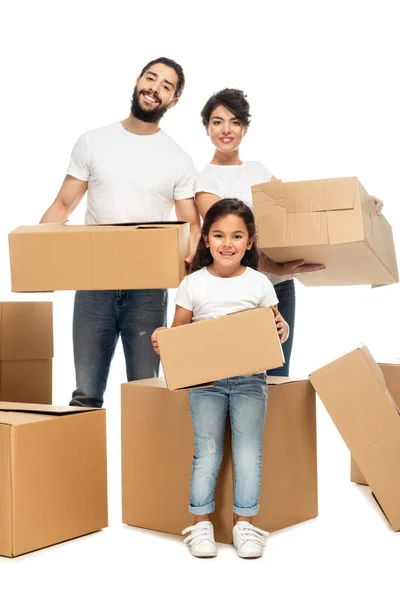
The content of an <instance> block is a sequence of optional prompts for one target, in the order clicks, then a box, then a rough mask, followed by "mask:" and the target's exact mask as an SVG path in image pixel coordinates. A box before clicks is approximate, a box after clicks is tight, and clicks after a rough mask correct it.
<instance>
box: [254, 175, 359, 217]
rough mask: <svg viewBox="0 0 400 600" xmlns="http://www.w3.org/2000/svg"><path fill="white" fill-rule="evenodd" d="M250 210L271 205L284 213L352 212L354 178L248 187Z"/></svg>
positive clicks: (272, 183)
mask: <svg viewBox="0 0 400 600" xmlns="http://www.w3.org/2000/svg"><path fill="white" fill-rule="evenodd" d="M252 192H253V193H254V201H253V206H254V207H255V208H256V207H259V206H263V205H264V204H266V203H268V202H273V203H274V204H275V205H276V206H280V207H282V208H285V209H286V211H287V212H288V213H302V212H321V211H331V210H352V209H353V208H354V207H355V206H356V203H357V200H358V180H357V178H356V177H343V178H334V179H315V180H311V181H292V182H286V183H282V182H281V181H268V182H266V183H262V184H259V185H256V186H253V187H252Z"/></svg>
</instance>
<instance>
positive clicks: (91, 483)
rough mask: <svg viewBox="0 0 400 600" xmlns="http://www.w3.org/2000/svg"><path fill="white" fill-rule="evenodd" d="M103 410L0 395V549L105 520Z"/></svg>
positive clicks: (40, 543)
mask: <svg viewBox="0 0 400 600" xmlns="http://www.w3.org/2000/svg"><path fill="white" fill-rule="evenodd" d="M105 426H106V423H105V411H103V410H97V409H80V408H72V407H56V406H46V405H43V404H42V405H40V404H22V403H18V404H14V403H7V402H0V456H1V460H0V555H2V556H10V557H11V556H18V555H20V554H24V553H26V552H31V551H32V550H36V549H38V548H44V547H45V546H50V545H52V544H57V543H58V542H62V541H65V540H69V539H71V538H75V537H78V536H81V535H85V534H87V533H91V532H93V531H97V530H99V529H102V528H103V527H107V464H106V435H105V434H106V431H105Z"/></svg>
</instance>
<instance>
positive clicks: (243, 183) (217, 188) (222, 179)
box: [194, 160, 292, 285]
mask: <svg viewBox="0 0 400 600" xmlns="http://www.w3.org/2000/svg"><path fill="white" fill-rule="evenodd" d="M271 177H272V174H271V173H270V172H269V171H268V169H266V168H265V167H264V165H263V164H261V163H260V162H257V161H255V160H248V161H245V162H244V163H242V164H241V165H210V164H209V165H206V166H205V167H204V169H203V170H202V171H200V173H199V174H198V175H197V177H196V181H195V186H194V191H195V194H197V193H198V192H207V193H208V194H215V195H216V196H218V197H219V198H237V199H238V200H242V202H245V203H246V204H247V205H248V206H250V208H251V209H252V208H253V199H252V195H251V186H252V185H256V184H258V183H264V182H265V181H269V180H270V179H271ZM266 275H267V277H268V278H269V279H270V281H271V282H272V284H273V285H276V284H277V283H281V282H282V281H286V280H287V279H292V277H291V276H290V275H283V276H280V275H273V274H271V273H266Z"/></svg>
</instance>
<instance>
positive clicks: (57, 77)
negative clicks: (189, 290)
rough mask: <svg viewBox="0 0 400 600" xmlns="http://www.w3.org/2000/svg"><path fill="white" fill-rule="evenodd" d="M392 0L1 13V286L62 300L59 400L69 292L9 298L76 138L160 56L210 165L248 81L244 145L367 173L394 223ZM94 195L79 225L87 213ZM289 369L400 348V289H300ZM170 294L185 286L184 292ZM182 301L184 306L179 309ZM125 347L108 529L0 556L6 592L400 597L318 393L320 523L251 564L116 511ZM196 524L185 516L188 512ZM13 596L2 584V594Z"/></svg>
mask: <svg viewBox="0 0 400 600" xmlns="http://www.w3.org/2000/svg"><path fill="white" fill-rule="evenodd" d="M396 4H397V3H396V2H395V1H393V2H388V1H384V0H380V1H379V2H378V1H376V2H368V1H364V2H357V1H352V0H347V2H342V1H335V2H332V1H319V2H317V1H315V2H311V1H303V2H295V1H293V2H288V1H286V0H280V1H279V2H272V1H271V0H264V1H263V2H260V3H257V2H255V1H253V0H247V1H245V2H235V1H231V2H218V1H216V0H215V1H214V2H209V1H208V0H207V1H203V2H201V3H200V2H199V3H196V4H195V3H190V2H180V1H179V2H178V1H172V2H167V1H164V2H158V1H157V0H154V1H153V2H144V1H142V2H136V3H135V2H123V1H120V0H114V1H113V2H101V1H98V2H94V1H93V2H90V1H86V0H80V1H79V2H78V1H75V0H68V1H67V0H55V1H54V0H53V2H45V1H42V0H37V1H36V2H28V0H25V1H18V0H14V1H13V2H11V1H10V2H5V3H4V4H3V8H2V11H1V15H0V22H1V25H0V27H1V31H0V45H1V47H0V50H1V56H2V65H3V66H2V71H1V87H2V93H1V104H2V110H1V112H0V119H1V123H0V131H1V136H0V140H1V141H0V143H1V166H2V178H1V216H0V229H1V236H0V282H1V283H0V285H1V296H0V299H1V300H11V299H12V300H15V299H17V300H21V301H24V300H38V299H43V300H53V301H54V315H55V321H54V327H55V332H54V333H55V359H54V402H55V403H59V404H67V403H68V401H69V396H70V392H71V390H72V389H73V387H74V371H73V362H72V342H71V322H72V299H73V293H72V292H71V293H70V292H58V293H55V294H53V295H45V294H41V295H33V294H32V295H19V296H17V295H13V294H12V293H11V291H10V289H11V288H10V283H9V267H8V246H7V235H6V234H7V233H8V232H9V231H10V230H12V229H14V228H15V227H17V226H19V225H21V224H32V223H35V222H37V221H39V219H40V217H41V215H42V213H43V212H44V211H45V209H46V208H47V207H48V205H49V204H50V203H51V202H52V201H53V199H54V197H55V195H56V194H57V191H58V189H59V186H60V185H61V181H62V179H63V177H64V174H65V169H66V167H67V164H68V160H69V154H70V151H71V149H72V146H73V144H74V142H75V140H76V139H77V137H78V136H79V135H80V134H81V133H82V132H84V131H86V130H88V129H93V128H96V127H99V126H102V125H105V124H107V123H110V122H113V121H117V120H119V119H122V118H125V117H126V116H127V115H128V114H129V107H130V98H131V94H132V89H133V85H134V82H135V78H136V76H137V75H138V73H139V71H140V70H141V68H142V67H143V66H144V64H145V63H147V62H148V61H149V60H151V59H153V58H156V57H158V56H160V55H164V56H168V57H171V58H173V59H174V60H176V61H178V62H180V63H181V64H182V65H183V67H184V70H185V73H186V77H187V85H186V89H185V92H184V94H183V96H182V98H181V100H180V102H179V104H178V105H177V106H176V107H175V108H174V109H173V110H171V111H170V113H169V114H168V115H167V116H166V117H165V119H164V120H163V122H162V126H163V128H164V129H165V130H166V131H167V132H168V133H169V134H170V135H172V136H173V137H174V138H175V139H176V140H177V141H178V142H179V143H180V144H181V145H182V146H183V147H184V148H185V149H186V150H187V151H188V152H189V153H190V154H191V155H192V156H193V158H194V160H195V163H196V166H197V167H198V168H201V167H202V166H203V165H204V164H205V163H206V162H208V161H209V160H210V159H211V156H212V147H211V145H210V142H209V140H208V138H207V137H206V135H205V133H204V130H203V128H202V125H201V121H200V116H199V113H200V110H201V108H202V106H203V104H204V103H205V101H206V100H207V98H208V97H209V96H210V94H211V93H213V92H215V91H217V90H218V89H221V88H222V87H224V86H230V87H238V88H241V89H244V90H245V92H246V94H247V95H248V100H249V102H250V105H251V112H252V114H253V120H252V125H251V127H250V130H249V132H248V134H247V137H246V139H245V141H244V143H243V151H242V158H244V159H255V160H261V161H262V162H263V163H264V164H265V165H266V166H267V167H268V168H269V169H270V170H271V171H272V172H273V173H274V174H275V175H276V176H278V177H282V178H283V179H285V180H295V179H308V178H319V177H335V176H352V175H356V176H357V177H358V178H359V179H360V180H361V182H362V183H363V185H364V186H365V187H366V189H367V190H368V191H369V192H370V193H371V194H375V195H377V196H379V197H380V198H382V199H383V200H384V202H385V207H384V214H385V215H386V217H387V218H388V220H389V221H390V222H391V224H392V225H393V229H394V234H395V236H396V238H397V239H398V236H399V205H398V195H399V187H398V163H399V137H400V123H399V116H398V114H399V106H400V95H399V86H398V79H399V57H400V44H399V41H398V39H399V35H398V31H399V20H398V18H397V17H396V16H395V14H396V11H395V7H396ZM83 209H84V206H83V203H82V206H81V207H79V209H78V210H77V211H76V213H75V214H74V215H73V218H72V221H73V222H82V220H83ZM296 289H297V301H298V308H297V323H296V336H295V343H294V350H293V357H292V374H294V375H305V376H306V375H307V374H308V373H309V372H310V371H312V370H313V369H314V368H316V367H318V366H320V365H322V364H324V363H326V362H328V361H329V360H331V359H332V358H335V357H336V356H337V355H338V354H340V353H342V352H345V351H346V350H348V349H351V348H352V347H354V346H356V345H358V344H359V343H360V342H365V343H367V344H368V346H369V348H370V349H371V351H372V352H373V354H374V355H375V356H376V358H378V359H384V358H393V357H398V356H399V355H400V350H399V347H398V346H399V342H398V340H399V333H400V325H399V323H400V322H399V315H398V304H399V286H398V285H395V286H394V285H392V286H387V287H383V288H379V289H376V290H371V289H370V288H368V287H357V288H356V287H354V288H352V287H347V288H336V289H331V288H326V289H323V288H319V289H318V288H315V289H313V288H305V287H303V286H301V285H297V287H296ZM171 296H172V298H173V294H172V295H171ZM171 311H172V303H171V310H170V313H171ZM124 377H125V375H124V363H123V358H122V352H121V351H120V350H119V351H118V352H117V356H116V359H115V360H114V362H113V366H112V372H111V376H110V380H109V385H108V389H107V393H106V406H107V408H108V415H107V417H108V451H109V505H110V527H109V528H108V529H107V530H104V531H103V532H100V533H97V534H94V535H91V536H87V537H85V538H81V539H79V540H75V541H72V542H68V543H65V544H61V545H58V546H56V547H53V548H48V549H45V550H42V551H39V552H36V553H33V554H30V555H27V556H24V557H21V558H17V559H14V560H10V559H5V558H0V578H1V579H0V582H1V593H4V592H6V591H7V590H8V591H10V592H11V591H12V593H13V597H15V598H23V597H25V596H26V595H28V594H29V596H30V597H33V598H41V599H43V600H44V599H47V598H53V597H58V598H70V597H76V598H83V597H85V596H86V595H89V594H91V595H92V597H101V598H102V597H107V596H110V595H111V594H113V595H114V596H115V597H118V598H132V597H135V596H136V595H137V596H139V595H140V597H141V598H155V597H159V596H160V595H161V594H162V595H163V596H167V597H172V598H192V597H193V598H205V597H210V595H211V596H212V597H215V598H217V597H220V596H221V597H222V596H228V597H231V598H244V597H263V596H266V597H270V598H273V599H274V600H275V599H280V598H286V597H291V598H294V597H300V598H302V597H307V598H315V599H317V598H318V599H320V598H337V597H338V595H339V594H340V595H341V596H342V597H344V598H350V597H353V596H354V597H356V596H357V597H364V598H375V597H377V596H380V597H384V598H397V597H398V593H399V592H398V590H397V586H398V581H399V576H398V564H399V563H398V553H399V550H400V538H399V534H395V533H393V532H392V531H391V529H390V527H389V525H388V524H387V522H386V521H385V519H384V517H383V516H382V515H381V513H380V512H379V509H378V508H377V507H376V505H375V504H374V503H373V501H372V500H371V497H370V494H369V492H368V490H367V489H366V488H362V487H359V486H355V485H353V484H350V483H349V457H348V452H347V449H346V447H345V445H344V443H343V441H342V439H341V437H340V436H339V434H338V433H337V431H336V429H335V427H334V425H333V424H332V422H331V420H330V419H329V417H328V415H327V413H326V411H325V409H324V408H323V406H322V404H320V403H319V404H318V446H319V448H318V449H319V494H320V516H319V518H318V519H316V520H314V521H312V522H309V523H306V524H302V525H300V526H296V527H293V528H290V529H288V530H285V531H282V532H279V533H276V534H274V535H272V536H271V538H270V541H269V548H268V552H267V553H266V555H265V557H264V558H263V559H261V560H259V561H253V562H246V561H243V560H240V559H238V558H237V557H236V555H235V553H234V550H233V549H232V548H231V547H228V546H221V548H220V555H219V557H218V558H217V559H214V560H210V561H200V560H196V559H194V558H192V557H191V556H190V555H189V554H188V553H187V552H186V551H185V548H184V547H183V545H182V544H181V541H180V538H177V537H175V536H167V535H163V534H157V533H152V532H146V531H140V530H136V529H134V528H130V527H126V526H122V525H121V511H120V487H119V486H120V473H119V468H120V464H119V461H120V458H119V384H120V382H121V381H123V380H124ZM188 524H190V517H189V515H188ZM5 597H6V596H5Z"/></svg>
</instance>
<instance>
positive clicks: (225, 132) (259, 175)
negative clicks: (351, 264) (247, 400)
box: [195, 88, 382, 376]
mask: <svg viewBox="0 0 400 600" xmlns="http://www.w3.org/2000/svg"><path fill="white" fill-rule="evenodd" d="M201 118H202V122H203V125H204V127H205V128H206V132H207V135H208V136H209V137H210V139H211V142H212V143H213V145H214V147H215V152H214V156H213V158H212V160H211V162H210V163H209V164H208V165H206V166H205V167H204V169H203V171H201V172H200V173H199V174H198V176H197V179H196V183H195V199H196V202H197V205H198V208H199V212H200V214H201V216H202V218H204V215H205V214H206V212H207V210H208V209H209V208H210V206H212V205H213V204H214V203H215V202H217V201H218V200H220V199H221V198H238V199H239V200H242V201H243V202H245V203H246V204H248V206H250V207H252V195H251V186H252V185H255V184H258V183H263V182H265V181H269V180H270V179H271V178H273V176H272V175H271V173H270V172H269V171H268V169H266V167H265V166H264V165H263V164H261V163H260V162H256V161H245V162H243V161H242V160H240V158H239V146H240V144H241V141H242V139H243V138H244V136H245V135H246V132H247V129H248V126H249V125H250V107H249V103H248V102H247V100H246V96H245V95H244V93H243V92H242V91H241V90H236V89H232V88H226V89H223V90H221V91H219V92H217V93H216V94H213V95H212V96H211V98H209V99H208V100H207V102H206V104H205V105H204V108H203V110H202V111H201ZM374 200H375V202H376V209H377V212H378V213H379V212H380V211H381V209H382V202H381V201H380V200H378V199H377V198H374ZM323 268H324V266H323V265H318V264H316V265H311V264H305V263H304V261H303V260H296V261H291V262H287V263H283V264H277V263H275V262H274V261H272V260H271V259H269V258H268V257H267V256H266V255H265V254H263V253H262V254H261V255H260V263H259V269H260V271H263V272H265V273H267V274H268V277H269V279H270V280H271V282H272V283H273V285H274V287H275V292H276V295H277V297H278V300H279V305H278V306H279V312H280V313H281V314H282V317H283V318H284V319H285V321H286V322H287V323H288V324H289V327H290V334H289V337H288V339H287V341H286V342H285V343H284V344H283V346H282V349H283V352H284V356H285V361H286V362H285V364H284V365H283V367H279V368H278V369H273V370H270V371H269V372H268V375H281V376H287V375H289V364H290V356H291V352H292V345H293V333H294V321H295V303H296V299H295V288H294V281H293V275H296V274H298V273H304V272H306V271H316V270H319V269H323Z"/></svg>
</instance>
